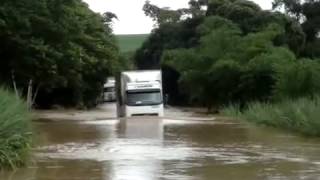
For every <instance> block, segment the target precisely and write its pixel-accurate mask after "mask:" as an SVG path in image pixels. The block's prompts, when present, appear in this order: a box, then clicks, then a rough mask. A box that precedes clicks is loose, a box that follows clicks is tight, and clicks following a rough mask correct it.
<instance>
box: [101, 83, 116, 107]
mask: <svg viewBox="0 0 320 180" xmlns="http://www.w3.org/2000/svg"><path fill="white" fill-rule="evenodd" d="M115 100H116V91H115V79H114V77H109V78H108V79H107V82H106V83H105V84H104V87H103V101H104V102H111V101H115Z"/></svg>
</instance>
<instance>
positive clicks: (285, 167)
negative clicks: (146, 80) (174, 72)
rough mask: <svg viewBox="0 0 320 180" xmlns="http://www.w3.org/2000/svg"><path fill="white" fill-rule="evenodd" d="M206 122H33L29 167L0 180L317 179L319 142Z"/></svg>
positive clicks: (231, 123)
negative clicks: (35, 137)
mask: <svg viewBox="0 0 320 180" xmlns="http://www.w3.org/2000/svg"><path fill="white" fill-rule="evenodd" d="M176 119H183V118H181V117H180V118H179V117H177V118H176ZM207 120H208V119H201V118H197V117H193V118H192V119H188V120H173V119H172V118H171V119H156V118H145V117H141V118H136V119H128V120H106V121H56V122H49V121H48V122H41V121H38V122H35V126H36V130H37V133H36V134H37V135H38V136H39V137H41V139H39V140H38V143H37V146H36V147H35V149H34V151H33V152H34V153H33V154H34V155H33V158H32V159H33V161H32V163H30V165H29V166H28V167H27V168H24V169H20V170H17V171H15V172H2V173H0V179H1V180H3V179H8V180H165V179H170V180H215V179H216V180H242V179H243V180H269V179H270V180H271V179H272V180H274V179H276V180H298V179H301V180H317V179H320V140H319V139H310V138H303V137H299V136H296V135H292V134H288V133H284V132H280V131H276V130H273V129H268V128H266V129H265V128H257V127H254V126H250V125H247V124H244V123H237V122H236V121H229V120H212V121H207Z"/></svg>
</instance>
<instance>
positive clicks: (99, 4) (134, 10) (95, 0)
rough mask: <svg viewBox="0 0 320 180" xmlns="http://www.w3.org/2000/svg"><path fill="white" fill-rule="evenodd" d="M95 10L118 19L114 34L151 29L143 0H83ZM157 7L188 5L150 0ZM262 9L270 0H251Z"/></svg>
mask: <svg viewBox="0 0 320 180" xmlns="http://www.w3.org/2000/svg"><path fill="white" fill-rule="evenodd" d="M84 1H85V2H87V3H88V4H89V7H90V8H91V9H92V10H94V11H96V12H100V13H103V12H106V11H110V12H113V13H115V14H116V15H117V16H118V18H119V20H116V21H115V22H114V25H113V29H114V32H115V34H147V33H150V31H151V30H152V26H153V22H152V21H151V19H150V18H149V17H146V16H145V15H144V12H143V11H142V6H143V4H144V2H145V0H84ZM150 1H151V4H155V5H157V6H159V7H170V8H171V9H178V8H183V7H188V2H189V0H150ZM253 1H254V2H256V3H257V4H259V5H260V6H261V7H262V8H263V9H271V3H272V0H253Z"/></svg>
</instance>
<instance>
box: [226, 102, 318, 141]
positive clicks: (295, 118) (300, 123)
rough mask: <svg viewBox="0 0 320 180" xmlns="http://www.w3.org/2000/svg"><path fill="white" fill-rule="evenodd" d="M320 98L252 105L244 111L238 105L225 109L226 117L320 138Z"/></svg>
mask: <svg viewBox="0 0 320 180" xmlns="http://www.w3.org/2000/svg"><path fill="white" fill-rule="evenodd" d="M319 109H320V97H316V98H313V99H311V98H300V99H296V100H288V99H287V100H283V101H281V102H278V103H274V104H270V103H252V104H250V105H249V106H248V108H247V109H246V110H244V111H240V109H239V107H238V106H236V105H233V106H230V107H227V108H225V109H224V110H223V111H222V112H223V114H225V115H228V116H232V117H237V118H239V119H245V120H247V121H250V122H254V123H257V124H262V125H267V126H272V127H279V128H284V129H287V130H292V131H296V132H300V133H302V134H305V135H310V136H320V119H319V117H320V111H319Z"/></svg>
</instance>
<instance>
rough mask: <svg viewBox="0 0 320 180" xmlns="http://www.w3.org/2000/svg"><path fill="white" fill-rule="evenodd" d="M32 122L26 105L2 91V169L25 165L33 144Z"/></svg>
mask: <svg viewBox="0 0 320 180" xmlns="http://www.w3.org/2000/svg"><path fill="white" fill-rule="evenodd" d="M30 120H31V115H30V112H29V111H28V108H27V106H26V104H25V103H24V102H23V101H21V100H19V99H17V98H16V97H15V96H14V94H12V93H10V92H8V91H6V90H3V89H0V169H2V168H15V167H18V166H21V165H23V164H24V162H25V160H26V157H27V153H28V150H29V148H30V143H31V133H30V132H31V126H30V122H31V121H30Z"/></svg>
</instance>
